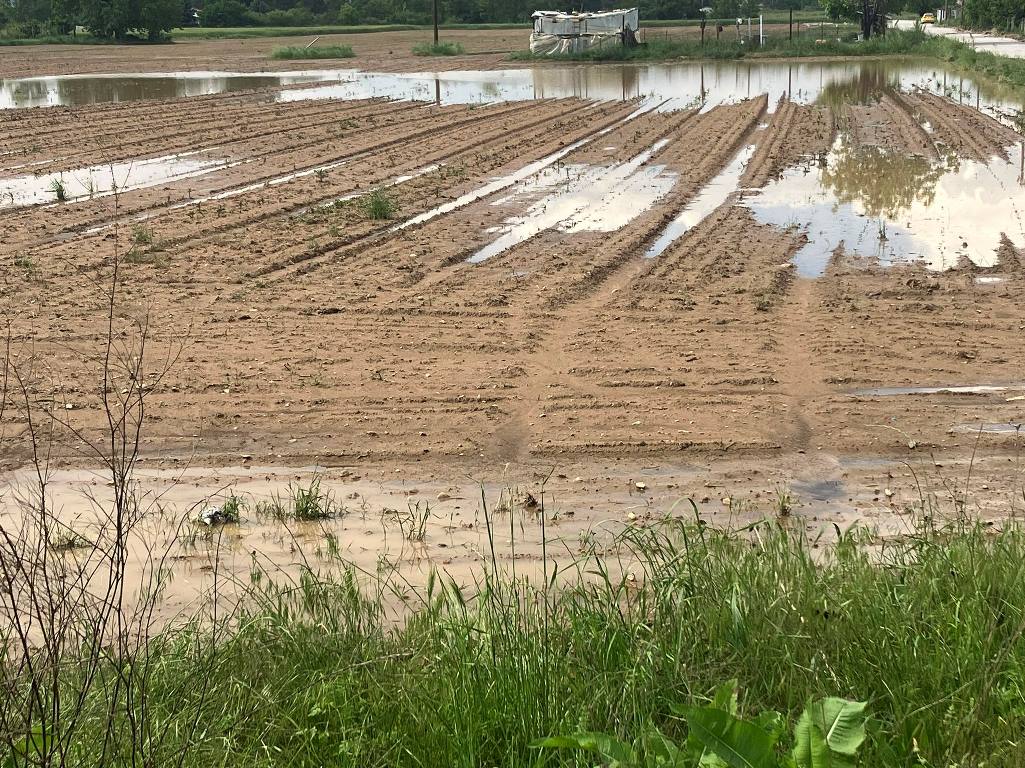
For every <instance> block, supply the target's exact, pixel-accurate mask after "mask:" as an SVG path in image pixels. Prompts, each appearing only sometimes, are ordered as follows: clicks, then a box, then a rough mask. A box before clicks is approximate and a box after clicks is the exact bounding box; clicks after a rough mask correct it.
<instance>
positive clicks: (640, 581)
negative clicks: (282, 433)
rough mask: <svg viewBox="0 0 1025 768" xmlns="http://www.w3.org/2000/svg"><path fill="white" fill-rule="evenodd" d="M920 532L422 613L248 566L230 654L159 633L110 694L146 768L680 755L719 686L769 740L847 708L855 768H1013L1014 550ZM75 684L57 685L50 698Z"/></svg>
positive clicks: (490, 590) (761, 530)
mask: <svg viewBox="0 0 1025 768" xmlns="http://www.w3.org/2000/svg"><path fill="white" fill-rule="evenodd" d="M912 512H913V514H912ZM923 513H925V514H926V515H927V516H926V517H924V518H922V517H921V516H922V515H923ZM933 514H935V510H934V509H932V508H931V507H929V506H928V505H923V506H922V507H919V508H917V509H916V510H909V514H908V516H907V519H908V520H912V519H913V518H914V517H915V515H918V516H919V519H924V521H925V522H924V523H923V524H922V525H921V526H920V527H917V528H916V529H914V530H912V531H910V532H909V535H907V536H903V537H899V538H896V539H892V540H889V541H883V540H880V539H878V538H877V537H875V536H873V535H872V534H871V533H870V532H868V531H866V530H853V531H850V532H847V533H845V534H843V535H841V536H840V539H839V543H838V544H837V545H836V546H835V548H832V549H830V548H828V547H827V546H826V545H824V544H821V543H819V542H817V541H815V540H807V539H805V538H803V536H802V534H801V531H803V526H801V525H799V526H797V527H796V531H795V532H791V531H790V530H788V529H787V528H786V527H781V526H780V525H778V524H776V523H765V524H761V525H758V526H756V527H754V528H751V529H749V530H746V531H742V532H727V531H721V530H714V529H712V528H711V527H709V526H706V525H704V524H700V523H695V521H694V518H690V520H683V519H667V520H665V521H663V522H661V523H656V524H653V525H651V526H648V527H631V528H628V529H626V530H625V532H623V533H622V534H620V535H618V536H616V537H615V539H614V540H611V541H606V540H603V541H600V542H593V543H592V544H590V545H588V546H585V547H584V548H583V549H582V550H581V551H580V553H579V556H578V560H577V561H576V562H575V563H574V562H572V561H571V560H570V559H569V558H567V557H566V555H565V554H564V555H562V556H560V557H559V560H560V570H559V572H558V573H557V574H553V572H552V571H551V570H549V571H548V572H547V574H546V577H545V578H544V579H538V581H537V582H536V583H535V585H534V586H530V585H528V584H526V583H525V582H524V581H523V580H522V579H514V578H512V576H511V575H508V574H505V573H503V572H501V571H499V570H498V567H499V566H497V565H492V564H491V563H490V561H489V560H484V561H483V562H482V563H481V566H480V569H479V570H478V571H477V573H476V579H475V582H474V583H467V582H466V580H463V582H462V583H461V584H456V583H455V582H452V581H450V580H448V579H446V578H444V577H441V576H435V577H432V578H430V579H429V581H428V583H427V586H426V587H425V588H423V589H422V590H417V589H415V588H414V587H412V586H411V585H410V584H408V583H406V582H405V581H404V580H403V578H402V577H400V576H395V577H390V576H389V575H388V574H389V573H390V572H391V571H390V570H389V568H388V567H383V569H382V570H381V571H380V572H379V573H378V574H376V575H369V574H360V573H357V572H355V571H345V572H343V573H342V574H341V575H340V576H337V577H335V578H317V577H314V575H313V574H312V573H311V572H308V571H307V572H304V575H303V576H302V577H301V578H299V579H298V580H296V581H295V582H290V583H282V582H278V583H272V582H271V576H270V574H269V573H267V572H266V571H263V570H261V569H260V568H258V567H256V566H254V570H253V573H252V576H251V581H252V583H253V584H254V586H253V587H252V591H251V593H250V595H249V600H248V602H247V604H246V608H245V610H244V611H243V613H242V614H241V615H238V616H236V617H235V618H234V619H233V621H232V623H231V625H230V630H229V629H228V628H222V629H221V631H220V632H219V633H211V632H210V631H209V630H208V629H203V625H202V624H200V623H195V622H194V623H190V624H188V625H186V626H185V627H184V628H178V629H170V630H167V631H165V632H164V633H163V634H161V635H158V636H157V637H156V638H155V639H154V641H153V643H152V644H151V646H150V649H149V652H148V654H149V655H148V657H147V658H146V659H145V660H143V659H136V663H137V664H138V665H139V666H138V669H139V670H140V672H139V673H138V674H133V675H130V676H129V677H128V678H127V680H128V684H129V685H130V686H133V689H132V692H133V696H134V698H133V699H132V701H142V700H145V702H146V709H145V710H139V711H137V712H136V717H137V718H140V720H144V719H145V718H150V720H149V721H146V722H147V723H148V725H147V727H152V728H154V729H155V730H156V731H157V732H159V733H160V735H161V738H160V739H153V740H152V741H147V747H146V748H147V749H149V750H150V753H149V755H148V757H149V758H150V760H151V762H150V764H154V765H159V764H172V763H173V764H175V765H184V766H213V765H222V766H242V765H245V766H259V767H261V768H262V767H266V768H270V766H324V765H331V766H371V767H373V766H380V767H382V768H383V767H384V766H389V767H397V768H405V767H406V766H409V767H412V766H439V768H440V767H441V766H446V767H447V766H466V768H470V767H471V766H507V767H509V768H512V767H515V766H583V765H593V764H594V763H593V761H592V762H579V761H578V759H577V756H576V755H575V753H573V752H570V751H562V750H559V751H554V750H552V751H550V750H543V751H540V752H539V751H538V750H537V749H533V748H532V747H531V745H532V744H534V743H535V742H536V740H538V739H539V738H542V737H547V736H554V735H565V734H572V733H578V732H580V731H599V732H603V733H607V734H611V735H615V736H617V737H618V738H621V739H625V740H627V741H630V740H632V739H633V738H634V737H636V736H638V735H641V734H643V733H646V732H649V731H650V729H652V728H658V729H659V731H660V732H662V733H664V734H666V736H667V737H668V738H670V739H672V740H673V741H675V742H676V743H677V744H680V745H683V744H685V743H687V721H689V720H690V719H691V718H692V717H693V713H692V712H691V714H690V715H687V716H686V717H685V718H682V717H681V714H684V715H686V713H687V712H689V710H687V709H686V708H687V707H691V706H695V705H698V706H700V705H702V704H706V703H707V702H708V701H709V700H710V699H711V698H712V697H716V699H717V700H718V699H719V698H720V697H721V693H719V694H717V691H718V690H719V687H720V684H721V683H722V682H724V681H726V680H730V679H736V681H737V683H736V691H737V693H738V700H737V703H736V712H737V714H738V716H739V717H741V718H743V719H746V720H753V719H754V718H756V717H757V718H758V721H759V722H761V723H762V726H760V727H769V725H770V722H769V721H770V720H772V718H768V719H766V718H765V713H771V712H774V711H775V712H779V713H781V716H782V717H781V722H780V727H782V726H783V725H784V724H785V725H786V726H787V730H788V731H789V730H790V729H791V728H792V727H793V726H794V725H795V724H796V721H797V718H798V715H799V714H800V713H801V712H802V710H803V709H804V708H805V706H806V704H807V703H808V701H809V700H811V699H817V698H820V697H823V696H840V697H844V698H849V699H854V700H859V701H867V702H868V712H869V713H871V716H872V719H871V721H870V723H869V728H868V738H867V740H866V741H865V743H864V745H862V748H861V752H862V754H863V760H862V762H861V763H860V764H861V765H863V766H866V767H868V766H871V767H872V768H898V767H900V768H910V767H911V766H919V768H922V767H923V766H932V767H934V768H939V767H940V766H942V767H943V768H948V766H955V765H956V766H962V767H967V766H973V767H975V766H982V765H985V766H986V768H1012V767H1013V768H1018V767H1019V766H1020V765H1021V764H1022V757H1023V755H1025V752H1023V750H1025V745H1023V744H1022V740H1021V734H1022V733H1023V732H1025V642H1023V640H1022V634H1023V629H1025V534H1023V532H1022V531H1021V530H1020V529H1018V528H1016V527H1009V528H1008V529H1006V530H1003V531H998V530H996V529H994V528H987V527H985V526H982V525H976V524H968V523H958V524H954V525H952V526H951V527H947V528H936V527H933V525H932V524H931V523H930V522H929V521H930V519H931V517H929V516H930V515H933ZM499 524H500V525H501V526H503V527H505V526H509V527H508V530H509V531H513V530H514V529H515V525H509V523H508V522H506V521H505V520H500V521H499ZM530 524H534V525H537V524H538V522H537V518H536V517H535V518H529V519H527V518H525V520H524V521H523V522H520V523H516V525H530ZM549 525H551V521H549ZM549 533H550V530H549ZM496 535H503V536H504V535H505V534H504V533H501V534H496ZM484 550H485V551H487V542H486V541H485V543H484ZM402 604H405V606H406V611H407V615H406V618H405V620H404V621H400V622H396V621H395V620H394V618H393V615H392V613H390V609H389V607H394V606H396V605H402ZM143 661H145V662H146V664H145V666H143ZM76 669H77V667H75V666H74V665H68V666H67V667H66V669H64V671H63V672H62V673H61V675H62V678H61V681H62V682H61V684H62V686H66V687H67V691H65V693H66V694H67V693H69V692H70V691H73V690H74V689H75V685H76ZM143 670H145V672H146V674H142V671H143ZM114 671H115V670H113V669H106V668H103V669H101V670H100V676H101V679H104V680H109V679H111V678H112V677H113V676H114V675H113V673H114ZM142 686H145V688H144V689H143V688H142ZM143 693H145V696H143ZM44 695H48V693H47V694H44ZM124 695H126V694H125V693H124V690H123V688H122V687H119V686H112V685H96V686H94V687H93V688H92V689H91V693H90V696H89V697H88V699H87V700H86V702H85V709H84V712H83V715H82V719H81V720H80V721H78V722H77V723H76V725H77V727H78V731H77V732H76V735H75V740H74V744H75V750H76V752H75V754H76V764H80V765H97V764H100V763H101V762H102V763H103V764H105V765H110V766H120V765H127V764H129V763H130V762H131V758H132V756H133V754H134V753H133V749H132V747H131V740H130V734H131V730H130V728H129V724H128V723H127V722H126V721H125V720H124V719H123V718H119V719H118V720H117V721H116V723H117V724H116V726H115V728H114V729H113V735H112V739H113V743H112V744H107V748H108V751H107V753H106V757H105V758H101V757H100V756H101V754H102V753H101V748H102V746H103V745H104V739H103V737H104V734H105V733H106V729H105V727H104V725H103V724H104V723H105V722H106V718H107V714H108V712H109V711H112V709H113V711H120V707H122V706H123V705H122V704H116V705H114V706H113V708H112V701H111V698H110V697H112V696H124ZM12 700H13V699H12ZM4 706H8V707H10V706H11V705H10V704H8V703H2V702H0V707H4ZM12 714H13V713H12V712H10V711H7V712H5V713H4V715H5V716H10V715H12ZM8 722H9V721H8ZM62 722H66V721H62ZM194 722H198V724H199V725H198V727H196V728H195V729H194V728H193V723H194ZM68 727H70V726H68ZM773 727H774V726H773ZM788 743H789V742H788ZM786 748H789V747H786ZM136 749H138V748H136ZM779 749H780V750H782V749H784V745H781V746H780V747H779ZM778 754H780V755H782V754H783V753H782V752H779V753H778ZM179 759H180V761H181V762H178V760H179ZM773 759H774V760H775V758H773ZM681 764H682V765H685V766H691V765H692V763H690V762H686V763H681Z"/></svg>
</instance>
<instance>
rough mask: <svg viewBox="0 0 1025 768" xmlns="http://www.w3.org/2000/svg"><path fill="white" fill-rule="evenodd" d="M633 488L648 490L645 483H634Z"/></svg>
mask: <svg viewBox="0 0 1025 768" xmlns="http://www.w3.org/2000/svg"><path fill="white" fill-rule="evenodd" d="M634 488H636V489H637V490H638V491H642V492H643V491H646V490H648V486H647V484H645V483H634Z"/></svg>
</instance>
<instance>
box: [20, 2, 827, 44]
mask: <svg viewBox="0 0 1025 768" xmlns="http://www.w3.org/2000/svg"><path fill="white" fill-rule="evenodd" d="M808 3H810V4H811V7H815V8H817V7H818V5H817V3H816V0H768V2H762V3H759V2H758V0H641V2H640V3H639V4H638V9H639V11H640V16H641V18H642V19H696V18H700V17H701V16H702V12H701V10H700V9H701V8H703V7H710V8H711V9H712V11H711V13H710V15H711V16H712V18H718V19H726V18H734V17H738V16H745V17H746V16H750V15H757V14H758V11H759V8H760V7H761V8H770V9H786V8H800V7H802V5H807V4H808ZM624 5H629V3H623V2H622V0H575V2H573V3H571V4H566V3H564V2H553V3H549V2H547V1H546V0H441V1H440V12H441V17H442V19H443V20H444V21H446V22H453V23H465V24H484V23H521V24H527V23H529V20H530V14H531V13H533V12H534V11H535V10H538V9H550V8H560V9H566V8H571V9H573V10H583V11H599V10H608V9H611V8H616V7H623V6H624ZM194 8H195V9H197V10H199V18H200V23H201V24H202V25H203V26H207V27H244V26H290V27H296V26H312V25H327V24H339V25H356V24H429V23H431V18H432V8H433V0H205V2H204V0H0V28H5V30H6V35H5V36H7V37H17V36H20V37H38V36H40V35H46V34H63V33H67V32H70V31H72V30H73V29H75V27H76V26H82V27H86V28H87V29H88V30H89V31H90V33H91V34H93V35H95V36H97V37H103V38H117V39H124V38H126V37H130V36H133V35H134V36H139V37H145V38H149V39H155V38H158V37H160V36H161V35H162V34H164V33H166V32H168V31H170V30H171V29H172V28H174V27H178V26H183V25H187V24H189V23H194V22H193V17H192V14H193V10H194Z"/></svg>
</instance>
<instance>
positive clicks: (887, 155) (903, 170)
mask: <svg viewBox="0 0 1025 768" xmlns="http://www.w3.org/2000/svg"><path fill="white" fill-rule="evenodd" d="M959 168H960V161H959V160H958V158H957V157H956V156H955V155H953V154H948V155H946V156H945V157H944V159H943V160H942V161H941V162H933V161H930V160H929V159H927V158H925V157H922V156H921V155H908V154H904V153H903V152H890V151H887V150H885V149H881V148H880V147H865V146H855V145H852V144H849V143H841V144H840V145H839V147H838V148H837V149H835V150H834V152H833V154H832V156H831V157H830V158H829V161H828V162H827V163H825V164H824V166H823V168H822V186H823V187H825V188H826V189H828V190H829V191H831V192H832V193H833V195H834V196H835V197H836V199H837V201H838V202H840V203H842V204H843V203H851V204H856V205H857V206H858V207H859V208H860V209H861V210H862V211H864V213H865V215H867V216H874V217H879V216H883V217H886V218H890V219H893V218H896V217H898V216H899V215H901V214H903V213H906V212H907V211H908V209H910V208H911V206H912V205H913V204H914V203H915V202H918V203H921V204H922V205H924V206H931V205H932V203H933V201H934V200H935V199H936V184H937V182H939V180H940V179H941V178H943V176H945V175H946V174H948V173H957V171H958V169H959Z"/></svg>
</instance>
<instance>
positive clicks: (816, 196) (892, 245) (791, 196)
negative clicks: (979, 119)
mask: <svg viewBox="0 0 1025 768" xmlns="http://www.w3.org/2000/svg"><path fill="white" fill-rule="evenodd" d="M1008 154H1009V156H1010V159H1009V160H1004V159H1002V158H994V159H992V160H990V161H989V162H987V163H982V162H977V161H974V160H964V159H963V160H960V161H959V160H956V159H952V158H945V159H942V160H928V159H925V158H917V157H908V156H905V155H903V154H902V153H899V152H891V151H886V150H880V149H878V148H874V147H859V146H855V145H853V144H847V143H845V142H844V141H843V140H842V139H841V140H840V141H838V142H837V144H836V145H835V146H834V147H833V149H832V150H831V151H830V153H829V154H828V155H827V157H826V158H825V160H824V162H822V163H821V164H819V163H807V164H805V165H803V166H798V167H795V168H791V169H790V170H788V171H786V172H785V173H784V174H783V176H782V178H781V179H779V180H776V181H773V182H771V183H770V184H768V185H767V186H766V187H765V189H763V190H761V191H759V192H758V193H756V194H755V195H752V196H749V197H747V198H746V199H745V200H744V202H743V204H744V205H747V206H748V207H749V208H750V209H751V210H752V212H753V213H754V216H755V218H756V219H757V220H758V221H760V222H762V223H764V224H771V225H774V226H777V227H781V228H784V229H788V228H792V227H796V228H798V229H799V230H801V231H802V232H804V233H805V234H806V236H807V238H808V242H807V244H806V245H804V246H803V247H802V248H801V249H800V250H799V251H798V252H797V254H796V255H795V257H794V260H795V263H796V264H797V267H798V270H799V272H800V273H801V274H803V275H805V276H812V277H813V276H816V275H819V274H821V273H822V272H823V271H824V270H825V268H826V265H827V264H828V262H829V260H830V258H831V256H832V254H833V252H834V251H835V250H836V249H837V248H838V247H839V246H841V245H842V246H843V249H844V251H846V252H848V253H854V254H858V255H861V256H867V257H874V258H877V259H878V260H879V261H880V262H881V263H883V264H893V263H897V262H906V261H915V260H920V261H923V262H924V263H925V265H926V266H927V267H929V268H930V269H937V270H941V269H951V268H953V267H956V266H957V265H958V262H959V261H961V259H968V260H970V261H971V262H973V263H974V264H976V265H978V266H981V267H990V266H993V265H995V264H996V262H997V249H998V247H999V246H1000V243H1001V238H1002V237H1003V236H1005V235H1006V236H1007V238H1008V239H1010V241H1011V242H1012V243H1013V244H1015V245H1016V246H1019V247H1021V246H1025V220H1023V213H1025V187H1023V186H1022V185H1021V180H1020V178H1019V164H1020V163H1021V159H1022V155H1021V148H1020V147H1015V148H1011V149H1010V150H1009V151H1008Z"/></svg>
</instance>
